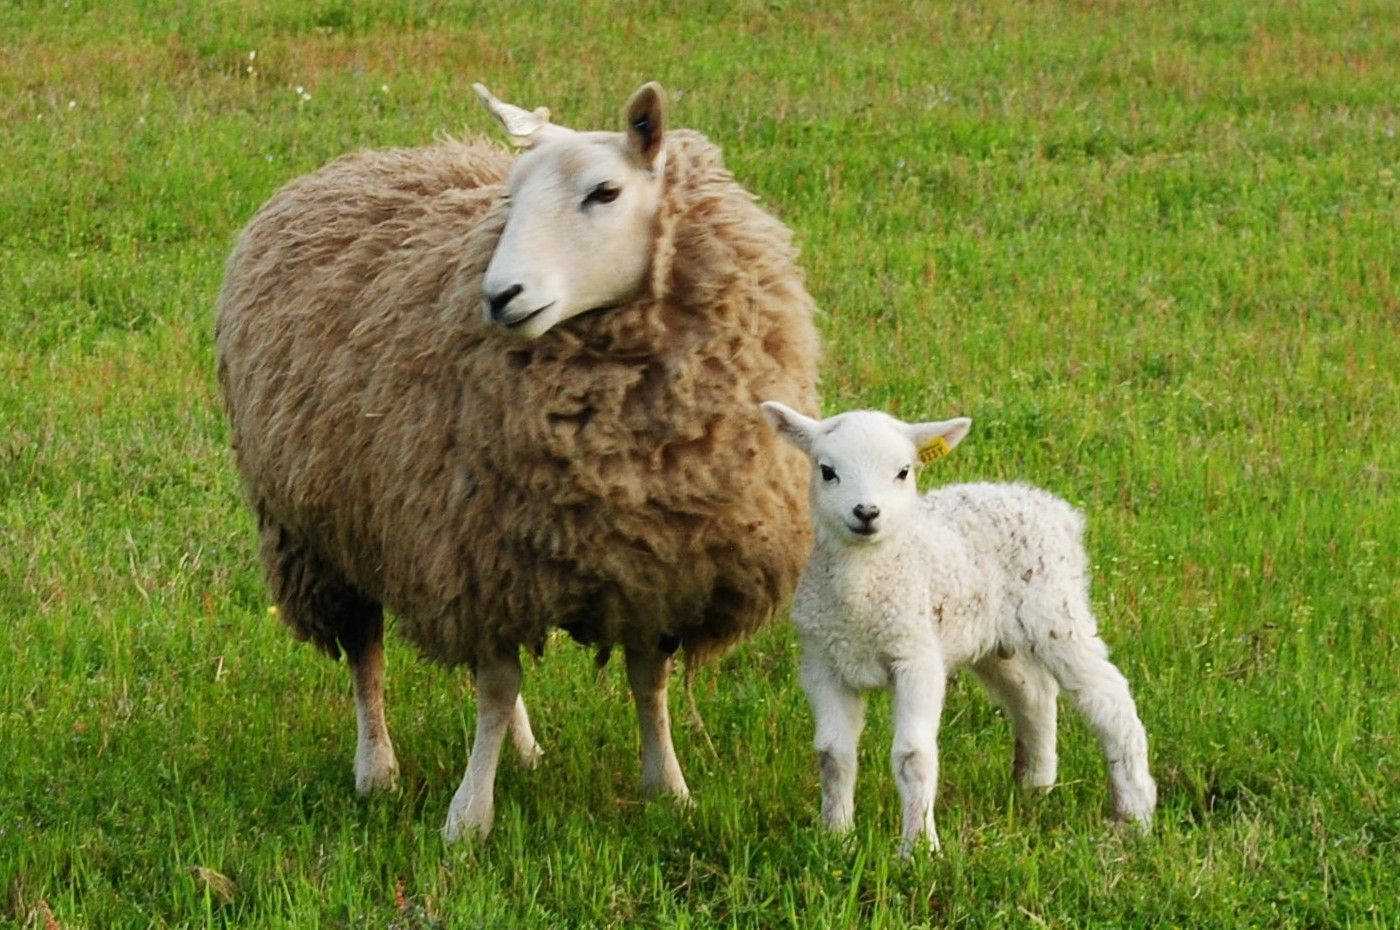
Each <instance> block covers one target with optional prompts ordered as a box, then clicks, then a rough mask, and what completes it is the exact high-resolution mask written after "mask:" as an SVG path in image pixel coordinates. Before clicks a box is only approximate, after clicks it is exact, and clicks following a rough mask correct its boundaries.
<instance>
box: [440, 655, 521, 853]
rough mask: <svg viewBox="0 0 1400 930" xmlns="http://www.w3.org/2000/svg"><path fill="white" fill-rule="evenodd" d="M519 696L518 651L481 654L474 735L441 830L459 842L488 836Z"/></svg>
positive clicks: (444, 834)
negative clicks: (500, 767)
mask: <svg viewBox="0 0 1400 930" xmlns="http://www.w3.org/2000/svg"><path fill="white" fill-rule="evenodd" d="M519 698H520V657H519V656H518V655H515V654H514V653H512V654H510V655H509V656H497V657H495V658H492V659H489V660H488V659H483V660H482V661H481V662H480V663H479V664H478V665H477V669H476V739H475V740H474V741H473V742H472V751H471V758H470V759H469V760H468V761H467V773H466V775H464V776H463V777H462V784H461V785H460V786H459V787H458V788H457V793H456V794H454V795H453V796H452V805H451V807H449V808H448V810H447V822H446V823H445V824H443V827H442V836H443V839H445V840H446V841H447V842H449V843H452V842H456V841H457V840H459V839H462V838H464V837H466V836H469V835H471V834H477V835H479V836H483V837H484V836H486V835H487V834H488V833H490V832H491V822H492V820H493V818H494V816H495V788H496V764H497V763H498V762H499V761H500V758H501V743H502V741H504V739H505V735H506V731H507V730H508V729H510V726H511V720H512V719H513V718H514V716H515V712H516V707H517V702H518V701H519Z"/></svg>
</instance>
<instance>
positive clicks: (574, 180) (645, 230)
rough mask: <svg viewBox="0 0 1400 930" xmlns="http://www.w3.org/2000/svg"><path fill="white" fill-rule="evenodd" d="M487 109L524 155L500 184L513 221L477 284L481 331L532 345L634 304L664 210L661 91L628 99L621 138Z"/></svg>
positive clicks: (503, 107)
mask: <svg viewBox="0 0 1400 930" xmlns="http://www.w3.org/2000/svg"><path fill="white" fill-rule="evenodd" d="M492 101H495V98H490V99H488V100H487V105H488V107H491V108H492V112H493V113H496V114H497V116H500V117H501V121H502V123H503V124H504V125H505V126H506V128H507V131H509V132H510V133H511V134H512V138H515V139H517V141H520V140H522V139H523V140H524V141H523V142H522V144H525V145H527V146H528V147H529V151H527V152H526V153H525V154H524V155H522V156H521V157H520V160H519V161H517V162H516V164H515V168H514V170H513V171H512V172H511V175H510V178H509V180H508V182H507V189H508V193H509V197H510V212H509V215H508V216H507V219H506V225H505V230H504V231H503V232H502V233H501V239H500V242H499V243H498V244H497V246H496V251H495V254H493V255H492V257H491V263H490V265H489V266H488V267H487V269H486V275H485V277H484V278H483V280H482V291H483V298H484V312H485V315H486V320H487V322H488V323H491V324H493V325H497V326H500V327H502V328H503V329H505V330H506V331H508V332H510V333H512V334H514V335H517V336H521V337H523V338H534V337H536V336H539V335H540V334H541V333H544V332H546V331H547V330H549V329H550V328H551V327H552V326H554V325H555V324H557V323H560V322H562V321H564V320H567V319H569V318H570V317H573V316H577V315H578V314H580V313H584V312H585V311H588V310H594V309H598V308H601V307H610V306H615V305H617V304H620V303H622V302H624V301H626V300H628V299H630V298H632V297H634V296H636V295H637V294H638V293H639V292H641V291H642V289H643V287H644V283H645V281H646V276H647V271H648V269H649V268H650V266H651V256H652V250H653V247H654V244H655V240H656V216H657V212H658V211H659V209H660V205H661V192H662V171H661V169H662V167H663V165H664V160H665V150H664V147H663V144H662V113H661V106H662V104H661V96H660V89H659V88H658V87H656V85H654V84H648V85H646V86H645V87H643V88H642V89H641V90H639V91H638V92H637V93H636V94H635V95H634V96H633V99H632V102H631V103H629V104H628V108H627V112H626V118H627V126H628V130H627V132H625V133H620V132H575V131H574V130H572V129H567V128H565V127H562V126H553V125H550V124H548V123H547V122H544V121H543V119H542V118H540V117H538V116H535V115H532V114H526V113H524V111H522V110H518V109H517V108H514V107H509V106H508V105H506V104H501V103H500V102H499V101H495V105H494V106H493V103H492ZM498 108H499V111H498ZM502 111H503V112H504V115H502ZM538 112H540V111H537V113H538ZM532 116H534V119H533V120H532V119H531V117H532Z"/></svg>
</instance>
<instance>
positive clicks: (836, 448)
mask: <svg viewBox="0 0 1400 930" xmlns="http://www.w3.org/2000/svg"><path fill="white" fill-rule="evenodd" d="M763 416H764V418H765V419H767V420H768V422H769V423H771V424H772V425H773V428H774V429H776V430H777V431H778V433H779V435H781V436H782V437H783V438H784V439H786V440H787V441H788V442H790V443H792V444H793V445H794V446H797V448H799V449H801V450H802V451H803V452H805V453H807V457H808V458H810V459H811V460H812V514H813V521H814V522H815V523H816V529H817V532H818V534H819V535H820V536H821V537H822V538H825V539H831V540H836V541H838V542H854V543H872V542H876V541H878V540H882V539H885V538H886V537H892V536H898V535H900V533H901V532H902V531H903V530H904V528H905V527H906V526H907V525H908V523H909V520H910V519H911V517H912V515H913V513H914V511H915V508H916V507H917V505H918V499H919V490H918V485H917V483H916V481H915V479H914V476H915V474H916V472H917V471H918V469H919V466H920V465H922V464H924V463H926V462H930V461H933V460H935V459H937V458H941V457H942V456H943V455H946V454H947V453H948V451H949V450H951V449H952V448H953V447H954V446H956V445H957V444H958V443H960V442H962V440H963V437H964V436H966V435H967V431H968V430H969V429H970V428H971V427H972V421H971V420H969V419H967V418H966V417H958V418H956V419H952V420H942V421H939V422H934V423H902V422H900V421H899V420H896V419H895V418H894V417H891V416H889V415H887V414H884V413H880V412H878V411H875V410H854V411H851V412H850V413H842V414H838V415H837V416H834V417H830V418H828V419H825V420H813V419H811V418H810V417H804V416H803V415H802V414H800V413H798V412H797V411H796V410H793V409H791V408H790V407H786V406H784V405H782V404H780V403H778V402H777V401H771V400H770V401H767V402H765V403H764V404H763Z"/></svg>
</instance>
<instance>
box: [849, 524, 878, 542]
mask: <svg viewBox="0 0 1400 930" xmlns="http://www.w3.org/2000/svg"><path fill="white" fill-rule="evenodd" d="M846 528H847V529H848V530H850V531H851V532H852V533H854V534H855V535H857V536H860V537H863V538H865V539H869V538H870V537H872V536H874V535H875V534H876V533H878V532H880V530H879V528H877V527H875V526H874V525H872V524H869V523H865V524H862V525H860V526H851V524H849V523H847V524H846Z"/></svg>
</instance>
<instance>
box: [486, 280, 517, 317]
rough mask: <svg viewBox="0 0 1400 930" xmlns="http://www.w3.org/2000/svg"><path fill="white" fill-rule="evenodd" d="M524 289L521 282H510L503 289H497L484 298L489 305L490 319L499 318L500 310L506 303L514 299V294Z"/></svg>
mask: <svg viewBox="0 0 1400 930" xmlns="http://www.w3.org/2000/svg"><path fill="white" fill-rule="evenodd" d="M523 290H525V286H524V285H522V284H512V285H511V286H510V287H508V288H506V289H505V290H503V291H497V292H496V293H494V294H492V295H490V296H489V297H487V298H486V302H487V303H488V304H489V305H490V306H491V319H493V320H496V319H500V316H501V311H502V310H504V309H505V308H506V304H508V303H510V302H511V301H512V300H514V299H515V295H516V294H519V293H520V292H521V291H523Z"/></svg>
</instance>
